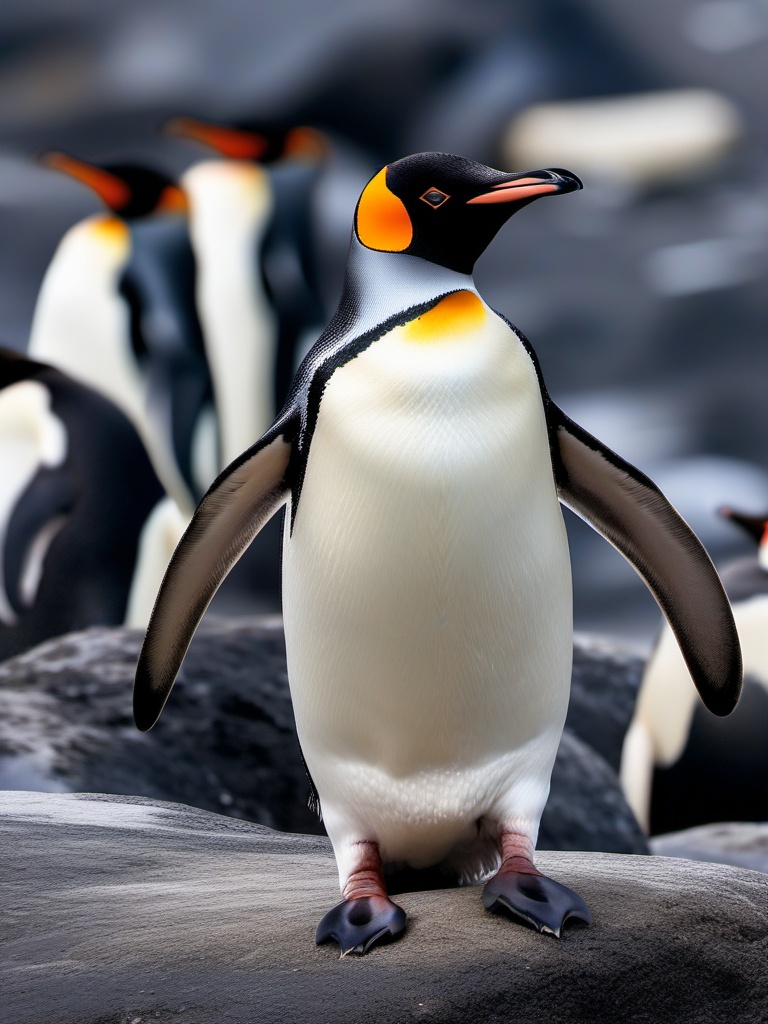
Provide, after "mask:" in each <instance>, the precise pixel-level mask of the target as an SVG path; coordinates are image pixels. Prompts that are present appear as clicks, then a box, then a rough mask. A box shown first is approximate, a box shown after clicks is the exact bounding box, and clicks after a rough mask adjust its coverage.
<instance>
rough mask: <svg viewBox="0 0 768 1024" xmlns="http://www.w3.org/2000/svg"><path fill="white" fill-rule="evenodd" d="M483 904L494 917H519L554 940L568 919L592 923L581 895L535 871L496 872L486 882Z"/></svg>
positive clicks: (558, 936)
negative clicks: (495, 915) (553, 936)
mask: <svg viewBox="0 0 768 1024" xmlns="http://www.w3.org/2000/svg"><path fill="white" fill-rule="evenodd" d="M483 904H484V905H485V907H486V908H487V909H488V910H490V911H491V912H492V913H494V914H504V913H506V914H509V915H511V916H512V917H516V918H520V919H522V920H523V921H525V922H526V924H529V925H531V926H532V927H533V928H535V929H536V930H537V931H539V932H546V933H547V934H548V935H555V936H556V937H557V938H560V934H561V932H562V930H563V926H564V925H565V922H566V921H567V920H568V919H569V918H572V917H573V918H576V919H577V920H579V921H584V922H586V924H591V923H592V915H591V914H590V912H589V907H588V906H587V904H586V903H585V902H584V900H583V899H582V898H581V896H579V895H577V894H576V893H575V892H572V891H571V890H570V889H568V888H567V887H566V886H564V885H561V884H560V882H555V881H554V880H553V879H551V878H547V876H546V875H541V874H539V873H538V872H535V873H530V872H528V871H500V872H499V873H498V874H497V875H495V876H494V877H493V878H492V879H491V880H490V881H489V882H486V885H485V888H484V889H483Z"/></svg>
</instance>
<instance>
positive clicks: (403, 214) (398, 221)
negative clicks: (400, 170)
mask: <svg viewBox="0 0 768 1024" xmlns="http://www.w3.org/2000/svg"><path fill="white" fill-rule="evenodd" d="M356 225H357V237H358V238H359V239H360V241H361V242H362V243H363V245H364V246H366V247H367V248H368V249H377V250H379V251H380V252H402V251H403V249H407V248H408V246H409V245H410V244H411V239H412V238H413V225H412V224H411V218H410V217H409V216H408V211H407V210H406V208H405V205H404V203H403V202H402V200H400V199H398V198H397V196H396V195H395V194H394V192H390V190H389V189H388V188H387V168H386V167H383V168H382V169H381V170H380V171H379V173H378V174H377V175H376V177H375V178H373V179H372V180H371V181H369V182H368V184H367V185H366V186H365V189H364V190H363V194H362V195H361V196H360V202H359V203H358V204H357V216H356Z"/></svg>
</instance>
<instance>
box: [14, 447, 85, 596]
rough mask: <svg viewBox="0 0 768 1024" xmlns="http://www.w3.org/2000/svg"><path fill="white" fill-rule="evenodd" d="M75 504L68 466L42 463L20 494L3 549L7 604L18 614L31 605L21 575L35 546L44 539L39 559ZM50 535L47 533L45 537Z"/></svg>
mask: <svg viewBox="0 0 768 1024" xmlns="http://www.w3.org/2000/svg"><path fill="white" fill-rule="evenodd" d="M75 503H76V493H75V481H74V474H73V472H72V469H71V467H70V466H68V465H66V464H65V465H64V466H58V467H56V468H55V469H52V468H49V467H46V466H43V467H42V468H41V469H39V470H38V471H37V473H36V474H35V476H34V477H33V478H32V480H31V481H30V483H29V485H28V486H27V488H26V490H25V491H24V492H23V493H22V494H21V496H20V497H19V500H18V502H17V504H16V507H15V508H14V510H13V513H12V515H11V517H10V520H9V522H8V527H7V530H6V535H5V545H4V550H3V578H4V580H5V590H6V594H7V597H8V603H9V604H10V606H11V608H12V609H13V611H14V612H15V613H16V614H17V615H23V614H24V612H26V611H28V609H29V608H30V607H31V606H32V604H33V600H32V599H30V598H31V595H26V596H25V595H24V594H23V593H22V583H21V581H22V577H23V574H24V570H25V568H26V567H27V565H28V561H29V557H30V554H31V552H32V550H33V545H36V544H38V545H39V544H40V542H41V541H43V544H44V545H45V547H44V548H43V550H42V551H41V552H40V554H39V559H38V560H39V561H42V556H43V554H44V552H45V550H46V548H47V545H48V544H49V543H50V542H51V541H52V540H53V538H54V537H55V535H56V533H57V532H58V531H59V529H61V527H63V525H64V523H65V522H66V520H67V518H68V516H70V515H71V513H72V510H73V508H74V507H75ZM46 535H47V536H46Z"/></svg>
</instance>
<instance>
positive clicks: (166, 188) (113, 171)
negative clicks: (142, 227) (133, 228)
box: [40, 153, 187, 220]
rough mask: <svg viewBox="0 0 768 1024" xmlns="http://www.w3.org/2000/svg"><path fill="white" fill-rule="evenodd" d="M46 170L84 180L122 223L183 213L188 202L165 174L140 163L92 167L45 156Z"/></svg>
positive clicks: (59, 155) (67, 158)
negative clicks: (49, 168)
mask: <svg viewBox="0 0 768 1024" xmlns="http://www.w3.org/2000/svg"><path fill="white" fill-rule="evenodd" d="M40 159H41V161H42V163H44V164H45V165H46V166H47V167H52V168H54V169H55V170H57V171H63V172H64V173H65V174H68V175H70V177H73V178H75V179H77V181H81V182H82V183H83V184H84V185H88V187H89V188H91V189H93V191H94V192H95V193H96V194H97V195H98V196H99V198H100V199H102V200H103V202H104V203H106V205H107V206H108V207H109V209H110V210H111V211H112V213H114V214H116V215H117V216H118V217H121V218H122V219H123V220H136V219H139V218H141V217H147V216H150V215H152V214H156V213H184V212H185V211H186V209H187V201H186V197H185V195H184V193H183V192H182V190H181V189H180V188H179V187H178V185H176V183H175V182H173V181H172V180H171V179H170V178H169V177H167V176H166V175H165V174H161V173H160V172H159V171H155V170H152V169H151V168H149V167H141V166H139V165H137V164H121V163H114V164H111V163H110V164H91V163H87V162H86V161H85V160H77V159H75V157H72V156H69V155H67V154H66V153H45V154H43V156H42V157H41V158H40Z"/></svg>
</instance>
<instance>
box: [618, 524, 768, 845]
mask: <svg viewBox="0 0 768 1024" xmlns="http://www.w3.org/2000/svg"><path fill="white" fill-rule="evenodd" d="M720 512H721V514H722V515H724V516H726V517H728V518H729V519H731V520H732V521H733V522H734V523H737V524H738V525H739V526H741V527H743V528H744V529H745V530H746V531H747V532H748V533H749V534H750V536H751V537H752V538H753V539H754V540H755V541H757V544H758V549H757V553H756V555H754V556H752V557H749V558H743V559H739V560H737V561H736V562H733V563H731V564H730V565H728V566H727V567H726V568H725V569H724V570H723V573H722V579H723V584H724V586H725V589H726V592H727V594H728V597H729V599H730V601H731V604H732V607H733V616H734V619H735V622H736V628H737V629H738V632H739V639H740V641H741V649H742V655H743V658H744V673H745V680H744V691H743V694H742V698H741V701H740V702H739V706H738V708H737V709H736V711H735V712H734V714H733V715H731V716H730V718H728V719H726V720H724V721H719V720H714V719H712V717H711V716H709V715H707V714H705V713H704V712H703V709H702V708H701V706H700V704H699V702H698V701H697V700H696V694H695V692H694V690H693V688H692V686H691V683H690V678H689V676H688V673H687V672H686V670H685V665H684V663H683V661H682V659H681V658H680V654H679V651H678V649H677V645H676V644H675V643H674V640H673V638H672V636H671V634H670V631H669V630H668V629H666V628H662V631H661V633H660V635H659V638H658V641H657V643H656V646H655V648H654V650H653V651H652V653H651V656H650V658H649V659H648V664H647V666H646V670H645V673H644V676H643V681H642V684H641V687H640V692H639V694H638V698H637V705H636V707H635V713H634V716H633V719H632V722H631V724H630V727H629V730H628V731H627V736H626V739H625V741H624V750H623V753H622V764H621V781H622V785H623V787H624V792H625V793H626V796H627V800H628V802H629V804H630V806H631V807H632V810H633V811H634V813H635V816H636V817H637V819H638V821H639V822H640V824H641V825H642V826H643V827H644V828H645V829H646V831H650V832H651V833H659V832H673V831H677V830H678V829H684V828H691V827H693V826H694V825H702V824H705V823H707V822H711V821H765V820H766V819H768V517H763V516H747V515H743V514H742V513H739V512H734V511H733V510H732V509H727V508H723V509H721V510H720Z"/></svg>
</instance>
